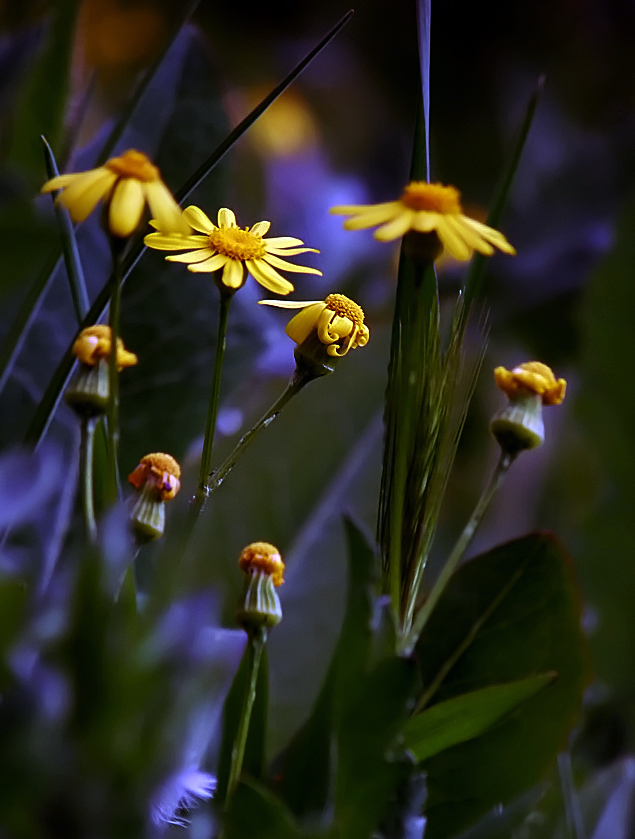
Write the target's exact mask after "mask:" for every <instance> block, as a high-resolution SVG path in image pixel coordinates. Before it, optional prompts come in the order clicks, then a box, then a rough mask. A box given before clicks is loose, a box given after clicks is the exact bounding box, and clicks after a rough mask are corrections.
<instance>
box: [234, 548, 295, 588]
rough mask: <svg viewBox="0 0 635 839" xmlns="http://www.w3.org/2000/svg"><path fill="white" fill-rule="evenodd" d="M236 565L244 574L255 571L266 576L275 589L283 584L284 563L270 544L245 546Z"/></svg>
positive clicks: (278, 552) (277, 551) (276, 549)
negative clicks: (269, 578)
mask: <svg viewBox="0 0 635 839" xmlns="http://www.w3.org/2000/svg"><path fill="white" fill-rule="evenodd" d="M238 565H239V566H240V570H241V571H244V572H245V574H249V573H254V572H256V571H263V572H264V573H265V574H268V575H269V576H270V577H271V581H272V583H273V584H274V586H275V587H276V588H277V587H278V586H281V585H282V583H284V578H283V577H284V562H283V561H282V557H281V556H280V551H279V550H278V548H276V547H275V545H272V544H271V543H270V542H252V543H251V544H250V545H247V547H246V548H244V549H243V551H242V552H241V554H240V557H239V558H238Z"/></svg>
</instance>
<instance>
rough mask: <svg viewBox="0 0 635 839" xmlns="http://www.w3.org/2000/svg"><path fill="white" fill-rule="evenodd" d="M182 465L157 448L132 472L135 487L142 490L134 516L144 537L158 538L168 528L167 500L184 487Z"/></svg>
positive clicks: (136, 530)
mask: <svg viewBox="0 0 635 839" xmlns="http://www.w3.org/2000/svg"><path fill="white" fill-rule="evenodd" d="M180 478H181V467H180V466H179V464H178V463H177V462H176V460H175V459H174V458H173V457H172V456H171V455H169V454H164V453H163V452H153V453H152V454H147V455H146V456H145V457H142V458H141V461H140V463H139V465H138V466H137V468H136V469H135V470H134V472H132V473H131V474H130V475H129V476H128V480H129V482H130V483H131V484H132V486H133V487H135V489H138V490H141V495H140V496H139V498H138V500H137V501H136V503H135V505H134V507H133V508H132V512H131V514H130V518H131V521H132V524H133V527H134V529H135V532H136V534H137V536H138V537H139V538H140V539H142V540H148V539H158V538H159V536H161V535H162V534H163V531H164V530H165V502H166V501H169V500H170V499H172V498H174V496H175V495H176V494H177V492H178V491H179V489H180V487H181V481H180Z"/></svg>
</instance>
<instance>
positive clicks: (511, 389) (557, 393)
mask: <svg viewBox="0 0 635 839" xmlns="http://www.w3.org/2000/svg"><path fill="white" fill-rule="evenodd" d="M494 378H495V380H496V384H497V385H498V387H499V388H500V389H501V390H502V391H504V392H505V393H506V394H507V396H509V398H510V399H514V398H515V397H516V396H518V395H522V394H523V393H535V394H537V395H538V396H540V397H541V398H542V404H543V405H559V404H560V403H561V402H562V400H563V399H564V395H565V392H566V389H567V383H566V381H565V380H564V379H556V377H555V376H554V374H553V371H552V369H551V368H550V367H547V365H546V364H542V362H540V361H527V362H525V363H524V364H520V365H519V366H518V367H514V369H513V370H506V369H505V368H504V367H497V368H496V369H495V370H494Z"/></svg>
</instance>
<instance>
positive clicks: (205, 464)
mask: <svg viewBox="0 0 635 839" xmlns="http://www.w3.org/2000/svg"><path fill="white" fill-rule="evenodd" d="M232 296H233V294H231V293H230V294H228V293H227V292H223V291H221V294H220V308H219V311H218V332H217V334H216V353H215V354H214V370H213V372H212V384H211V388H210V393H209V405H208V408H207V424H206V427H205V440H204V441H203V454H202V456H201V468H200V472H199V477H198V487H197V489H196V494H195V496H194V498H193V499H192V505H191V509H192V511H193V513H194V515H195V516H199V515H200V513H201V511H202V509H203V507H204V505H205V501H206V500H207V496H208V495H209V484H208V476H209V473H210V471H211V465H212V450H213V447H214V435H215V433H216V417H217V415H218V403H219V401H220V382H221V374H222V371H223V360H224V358H225V345H226V337H227V319H228V317H229V306H230V303H231V301H232Z"/></svg>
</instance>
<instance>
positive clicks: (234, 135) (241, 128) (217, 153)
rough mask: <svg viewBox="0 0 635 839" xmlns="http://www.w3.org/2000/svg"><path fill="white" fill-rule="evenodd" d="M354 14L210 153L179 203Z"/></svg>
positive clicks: (347, 14) (351, 12) (325, 39)
mask: <svg viewBox="0 0 635 839" xmlns="http://www.w3.org/2000/svg"><path fill="white" fill-rule="evenodd" d="M352 15H353V10H352V9H351V10H350V11H349V12H347V13H346V14H345V15H344V17H343V18H342V19H341V20H340V21H339V22H338V23H337V24H336V25H335V26H334V27H333V28H332V29H331V30H330V32H328V33H327V34H326V35H325V36H324V38H322V40H321V41H320V43H319V44H317V46H315V47H314V48H313V49H312V50H311V52H309V53H308V54H307V55H306V56H305V57H304V58H303V59H302V61H300V63H299V64H297V65H296V67H294V69H293V70H292V71H291V72H290V73H289V74H288V76H286V77H285V78H284V79H283V80H282V81H281V82H280V84H279V85H278V86H277V87H275V88H274V89H273V90H272V91H271V93H269V94H268V95H267V96H265V98H264V99H263V100H262V102H260V104H258V105H256V107H255V108H254V109H253V111H251V113H249V114H248V115H247V116H246V117H245V118H244V119H243V120H242V122H240V123H238V125H237V126H236V128H234V130H233V131H232V132H231V133H230V134H229V135H228V136H227V138H226V139H225V140H224V141H223V142H222V143H221V144H220V145H219V146H218V147H217V148H216V149H215V150H214V151H213V152H212V153H211V154H210V156H209V157H208V158H207V160H205V161H204V162H203V163H202V164H201V165H200V166H199V168H198V169H197V170H196V172H194V174H193V175H192V177H191V178H189V180H188V181H186V183H185V184H184V185H183V186H182V187H181V189H179V191H178V192H177V193H176V200H177V201H178V202H179V204H182V203H183V202H184V201H185V200H186V199H187V197H188V196H189V195H190V194H191V193H192V192H193V191H194V190H195V189H196V187H197V186H198V185H199V184H200V183H201V181H203V180H204V179H205V178H206V177H207V176H208V175H209V173H210V172H211V171H212V169H213V168H214V166H216V164H217V163H218V162H219V161H220V160H221V159H222V158H223V157H224V156H225V154H227V152H228V151H229V150H230V148H231V147H232V146H233V145H234V143H236V141H237V140H239V139H240V138H241V137H242V135H243V134H244V133H245V131H247V129H248V128H251V126H252V125H253V124H254V122H255V121H256V120H257V119H258V117H260V116H262V114H263V113H264V112H265V111H266V110H267V108H268V107H269V105H271V104H272V103H273V102H275V100H276V99H277V98H278V97H279V96H280V95H281V94H282V93H284V91H285V90H286V89H287V88H288V87H289V85H290V84H291V83H292V82H294V81H295V80H296V79H297V77H298V76H299V75H300V73H301V72H302V71H303V70H304V69H305V68H306V67H307V66H308V65H309V64H310V63H311V61H313V59H314V58H315V57H316V56H317V55H318V54H319V53H320V52H322V50H323V49H324V47H325V46H326V45H327V44H328V43H329V42H330V41H331V40H332V39H333V38H334V37H335V36H336V35H337V33H338V32H339V31H340V29H342V27H344V26H345V25H346V24H347V23H348V21H349V20H350V18H351V16H352Z"/></svg>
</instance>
